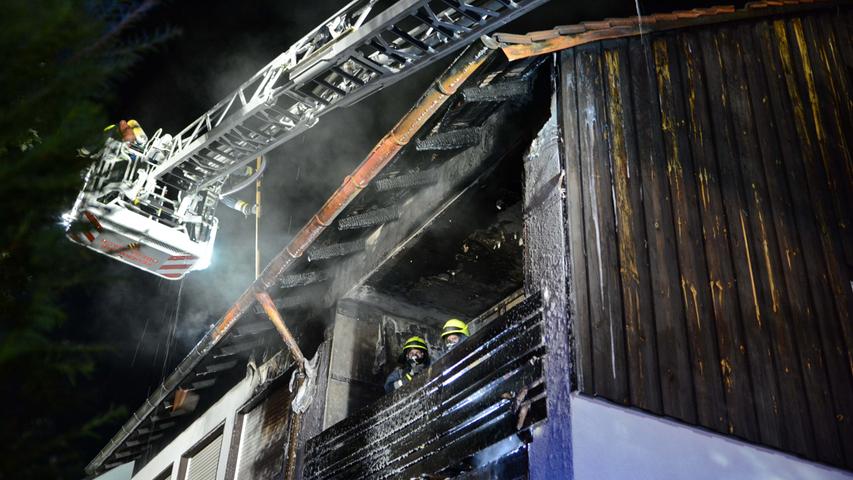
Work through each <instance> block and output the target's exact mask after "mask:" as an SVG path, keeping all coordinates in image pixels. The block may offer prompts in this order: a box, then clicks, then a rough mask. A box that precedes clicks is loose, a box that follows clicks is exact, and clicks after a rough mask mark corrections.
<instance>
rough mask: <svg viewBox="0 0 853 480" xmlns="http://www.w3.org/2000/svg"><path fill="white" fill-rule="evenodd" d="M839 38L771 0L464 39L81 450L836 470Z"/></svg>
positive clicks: (502, 469)
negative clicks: (406, 108) (406, 351)
mask: <svg viewBox="0 0 853 480" xmlns="http://www.w3.org/2000/svg"><path fill="white" fill-rule="evenodd" d="M851 34H853V10H851V8H850V3H848V2H811V1H808V2H807V1H802V2H797V1H786V2H773V1H766V2H754V3H752V4H749V5H748V6H747V7H746V8H744V9H734V8H732V7H714V8H708V9H696V10H690V11H683V12H675V13H673V14H668V15H654V16H649V17H639V18H629V19H609V20H604V21H599V22H586V23H583V24H579V25H569V26H560V27H556V28H554V29H553V30H548V31H541V32H532V33H530V34H528V35H509V34H495V35H493V36H492V37H490V38H487V39H484V40H482V41H481V42H480V43H477V44H475V45H472V46H470V47H469V48H468V49H467V50H466V51H465V52H464V53H462V54H461V55H460V56H459V57H458V58H457V59H456V60H455V61H454V62H453V64H452V65H451V66H450V67H449V68H448V70H447V71H446V72H445V73H444V74H442V75H441V76H440V77H439V78H438V79H437V80H436V82H435V83H434V84H433V85H432V86H431V87H430V89H429V90H428V91H427V92H426V93H425V94H424V96H423V97H422V99H421V100H420V101H419V102H418V104H416V105H415V106H414V107H413V109H412V110H411V111H410V113H409V114H407V115H406V116H405V117H404V118H403V119H402V120H401V121H400V123H399V124H398V125H397V126H396V127H395V128H394V129H393V130H392V131H391V132H389V134H388V135H387V136H386V137H385V138H384V139H383V140H382V141H380V143H379V144H378V145H377V147H376V148H375V149H374V150H373V151H372V152H371V153H370V155H369V156H368V158H367V159H365V161H364V162H363V163H362V164H361V165H360V166H359V167H358V168H357V169H356V170H355V171H354V172H353V174H352V175H351V176H349V177H347V178H346V179H345V180H344V182H343V184H342V186H341V187H340V189H339V190H338V191H337V192H335V193H334V194H333V195H332V197H331V198H330V199H329V200H328V201H327V202H326V203H325V204H324V206H323V207H322V208H321V209H320V210H319V211H318V212H317V214H316V215H315V216H314V217H313V218H312V220H311V221H310V222H309V223H308V224H306V225H305V227H304V228H303V229H302V230H301V231H300V232H299V234H297V236H296V237H295V238H294V239H293V240H292V241H291V243H290V244H289V245H288V246H287V247H286V248H285V249H283V250H282V251H281V253H280V254H279V255H278V256H277V257H275V258H274V259H273V261H272V262H271V263H270V264H269V265H268V266H267V268H266V269H265V270H264V273H263V274H262V275H261V277H260V278H259V279H258V280H257V281H256V282H255V283H254V284H253V285H251V286H249V288H248V289H247V290H246V292H245V293H244V294H243V295H242V296H241V297H240V298H239V299H238V301H237V302H236V303H235V304H234V306H233V307H232V308H231V310H229V311H228V312H226V313H225V315H224V316H223V317H222V318H221V320H220V321H219V322H218V323H217V324H216V325H214V326H213V327H212V328H211V330H210V331H209V332H208V333H207V334H206V335H205V336H204V337H203V338H202V340H201V341H200V342H199V343H198V345H197V346H196V347H195V349H193V350H192V351H191V352H190V353H189V355H187V357H186V358H185V359H184V360H183V361H182V362H181V363H180V364H179V365H178V367H177V368H176V370H175V371H174V372H173V373H172V374H171V375H170V376H169V377H168V378H167V379H166V380H165V382H164V383H163V384H162V385H161V386H160V387H159V388H158V389H157V390H156V391H155V392H154V393H153V394H152V395H151V397H150V398H148V399H147V400H146V401H145V403H144V404H143V405H142V407H140V408H139V410H137V411H136V412H135V413H134V414H133V415H132V416H131V418H130V419H129V420H128V421H127V423H126V424H125V425H124V426H123V427H122V428H121V430H120V431H119V432H118V433H117V434H116V435H115V437H114V438H113V439H112V440H111V441H110V442H109V443H108V444H107V445H106V446H105V447H104V449H103V450H102V451H101V453H100V454H98V456H97V457H96V458H95V459H94V460H92V462H91V463H90V465H89V468H88V470H89V473H91V474H99V473H103V472H106V471H108V470H110V469H113V468H116V467H119V468H123V469H124V470H126V475H125V478H130V477H131V476H132V478H134V479H180V480H183V479H211V480H212V479H234V478H237V479H245V478H252V479H255V478H288V479H290V478H303V479H344V478H346V479H351V478H364V479H379V478H413V477H420V476H426V477H427V478H446V477H453V478H471V479H475V478H477V479H479V478H507V479H521V478H534V479H540V478H700V479H705V478H708V479H710V478H850V473H849V471H850V470H851V469H853V421H852V420H851V414H853V360H851V359H853V330H851V329H853V322H851V319H850V311H851V309H852V308H853V292H851V288H850V286H851V272H853V239H851V232H850V228H851V227H850V225H851V223H850V221H851V219H850V218H849V217H850V215H851V212H853V210H851V208H850V205H853V196H851V191H852V190H853V157H851V142H853V140H851V138H850V135H849V133H850V132H853V101H851V98H853V97H851V95H850V93H851V89H853V35H851ZM452 317H454V318H460V319H463V320H465V321H467V322H469V325H470V328H471V331H472V335H471V336H470V337H469V338H468V339H467V340H465V341H464V343H462V344H461V345H460V346H459V347H457V348H455V349H453V350H451V351H450V352H447V353H445V354H443V355H441V354H440V350H441V349H440V345H439V342H438V338H437V333H438V332H439V329H440V327H441V324H442V323H443V322H444V320H446V319H447V318H452ZM411 335H418V336H421V337H424V338H425V339H426V340H427V342H428V343H429V344H430V346H431V347H432V356H433V362H432V364H431V366H430V367H429V368H428V369H427V371H425V372H424V373H422V374H421V375H418V376H417V377H415V378H414V379H413V381H412V382H411V383H410V384H408V385H405V386H404V387H402V388H400V389H399V390H396V391H394V392H393V393H390V394H385V393H384V391H383V381H384V379H385V376H386V375H387V374H388V372H389V371H390V370H391V369H392V368H393V367H394V366H395V363H396V360H397V355H398V353H399V350H400V346H401V344H402V342H403V341H405V339H406V338H408V337H409V336H411ZM131 462H132V466H130V465H131ZM122 465H125V466H124V467H120V466H122ZM130 470H132V473H131V471H130ZM114 474H116V473H114ZM116 475H117V474H116Z"/></svg>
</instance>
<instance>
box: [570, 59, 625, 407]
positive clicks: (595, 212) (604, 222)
mask: <svg viewBox="0 0 853 480" xmlns="http://www.w3.org/2000/svg"><path fill="white" fill-rule="evenodd" d="M600 48H601V47H600V45H595V46H592V47H584V48H581V49H578V51H577V53H576V54H577V69H578V70H577V71H578V87H579V89H580V91H582V92H584V95H581V96H579V98H578V112H579V119H580V145H581V171H582V174H583V177H582V178H583V183H584V190H583V191H584V214H585V220H586V221H585V224H586V245H587V276H588V281H589V302H590V304H589V307H590V319H591V322H592V339H593V340H592V355H593V364H594V367H593V375H594V383H595V392H596V394H598V395H602V396H604V397H606V398H609V399H611V400H613V401H615V402H619V403H628V401H629V398H628V382H627V375H626V373H627V372H626V371H627V368H626V366H625V342H624V331H623V324H622V302H621V298H620V294H619V287H618V285H619V275H618V258H617V254H616V242H615V238H616V229H615V224H614V216H613V203H612V200H611V199H612V195H613V192H612V188H611V182H610V166H609V155H608V148H609V146H608V144H607V138H606V137H605V134H604V132H605V129H606V128H607V125H606V124H605V122H606V115H607V114H606V110H605V108H604V87H603V85H602V82H603V78H602V60H601V50H600Z"/></svg>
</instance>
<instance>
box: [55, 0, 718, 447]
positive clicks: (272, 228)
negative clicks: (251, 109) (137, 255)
mask: <svg viewBox="0 0 853 480" xmlns="http://www.w3.org/2000/svg"><path fill="white" fill-rule="evenodd" d="M344 3H345V2H344V1H343V0H339V1H332V0H315V1H312V2H310V3H309V2H293V1H282V0H276V1H272V0H256V1H253V2H240V3H239V4H238V2H225V1H219V2H211V1H210V0H206V1H201V0H182V1H178V0H173V1H171V2H167V3H166V4H164V5H161V6H159V7H157V9H155V10H154V11H153V13H152V14H151V15H149V17H148V18H147V19H146V20H145V22H144V24H143V25H142V27H143V28H146V29H150V30H152V31H154V30H156V29H158V28H162V27H163V26H165V25H169V26H171V27H174V28H176V29H179V30H180V31H181V32H182V33H181V34H180V35H179V36H178V37H176V38H173V39H171V40H169V41H168V42H166V43H165V44H163V45H161V46H160V47H158V48H157V49H156V50H155V51H153V52H150V53H147V54H146V55H145V57H144V58H143V59H142V61H140V62H139V63H138V64H137V65H136V66H135V67H134V68H133V69H132V70H131V72H130V74H129V75H128V76H127V77H126V78H124V79H123V80H122V81H121V82H120V84H118V85H115V86H114V87H113V88H115V91H116V97H117V99H116V102H115V104H114V105H113V109H112V112H111V113H112V114H113V116H114V118H115V120H118V119H121V118H125V119H127V118H135V119H137V120H138V121H140V123H141V124H142V126H143V128H145V130H146V131H147V132H148V133H149V135H150V134H152V133H153V132H154V131H155V130H156V129H157V128H162V129H163V130H164V131H165V132H169V133H176V132H178V131H179V130H181V129H182V128H183V127H184V126H186V125H187V124H189V123H190V122H191V121H192V120H194V119H195V118H196V117H197V116H199V115H201V114H202V113H203V112H204V111H206V110H207V109H208V108H210V107H211V106H212V105H214V104H215V103H216V102H217V101H219V100H220V99H221V98H223V97H224V96H225V95H227V94H228V93H229V92H230V91H231V90H233V89H234V88H235V87H236V86H237V85H238V84H240V83H242V82H243V81H245V80H246V79H247V78H249V77H250V76H251V75H252V74H253V73H255V72H256V71H257V70H258V69H260V68H261V67H262V66H263V65H264V64H266V63H267V62H269V61H270V60H272V59H273V58H274V57H275V56H276V55H277V54H279V53H280V52H282V51H284V50H285V49H286V48H287V47H288V46H289V45H290V44H291V43H293V42H294V41H295V40H297V39H298V38H300V37H301V36H302V35H303V34H304V33H306V32H307V31H309V30H310V29H312V28H313V27H314V26H316V25H317V24H319V23H320V22H321V21H322V20H324V19H325V18H327V17H328V16H329V15H330V14H332V13H334V12H335V11H336V10H338V9H339V8H340V7H341V6H342V5H343V4H344ZM716 3H719V2H686V1H677V0H671V1H667V2H662V1H656V2H649V1H640V8H641V9H642V11H643V13H644V14H646V13H654V12H663V11H671V10H677V9H685V8H692V7H698V6H708V5H713V4H716ZM295 5H299V6H295ZM307 5H310V7H308V6H307ZM635 14H636V10H635V4H634V2H633V0H620V1H615V0H609V1H598V2H576V1H568V0H562V1H561V0H552V1H551V3H550V4H548V5H546V6H545V7H542V8H541V9H540V10H539V11H537V12H534V13H533V14H531V15H529V16H528V17H526V18H522V19H521V20H519V21H517V22H516V23H515V24H511V25H509V26H507V27H504V28H502V29H501V31H507V32H514V33H524V32H526V31H530V30H537V29H540V30H541V29H547V28H550V27H552V26H554V25H559V24H571V23H577V22H579V21H583V20H596V19H601V18H605V17H624V16H631V15H635ZM445 65H446V61H445V62H441V64H440V65H436V66H433V67H431V68H427V69H425V70H423V71H421V72H420V73H419V74H417V75H415V76H414V77H412V78H410V79H408V80H406V81H404V82H402V83H401V84H397V85H396V86H394V87H392V88H390V89H386V90H385V91H383V92H380V93H378V94H376V95H374V96H372V97H370V98H368V99H367V100H365V101H363V102H361V103H360V104H358V105H356V106H354V107H351V108H349V109H345V110H337V111H334V112H332V113H330V114H328V115H327V116H325V117H323V118H322V119H321V120H320V122H319V123H318V124H317V125H316V126H315V127H314V128H313V129H312V130H310V131H309V132H308V133H307V134H305V135H302V136H301V137H299V138H297V139H296V140H293V141H291V142H290V143H287V144H285V145H284V146H282V147H279V148H278V149H277V150H276V151H275V152H273V153H272V154H271V155H269V160H270V166H269V168H268V170H267V172H266V175H265V177H264V184H263V185H264V186H263V196H264V201H263V205H264V207H265V210H264V212H263V213H264V216H263V217H262V226H261V232H262V235H261V250H262V265H265V264H266V262H267V261H268V260H269V259H270V258H271V257H272V256H273V255H275V254H276V253H277V252H278V251H279V250H280V249H281V248H283V247H284V246H285V245H287V243H288V241H289V240H290V237H291V235H292V234H293V233H294V232H296V231H297V230H298V229H299V228H300V227H301V226H302V225H303V224H304V223H305V221H306V220H307V219H308V218H309V217H310V215H311V214H313V212H314V211H315V210H316V209H317V208H319V207H320V206H321V205H322V203H323V201H324V200H325V198H326V197H328V195H329V194H330V193H331V192H332V191H333V190H334V189H335V188H336V187H337V186H338V185H339V184H340V182H341V180H342V179H343V178H344V176H345V175H347V174H348V173H349V172H350V171H351V170H352V169H353V168H354V167H355V166H356V165H357V164H358V163H359V162H360V161H361V160H362V159H363V158H364V156H365V155H366V154H367V153H368V152H369V150H370V149H371V147H372V146H373V145H374V143H375V142H376V141H377V140H378V139H379V138H380V137H381V136H382V135H383V134H384V133H385V132H386V131H387V130H388V129H390V128H391V127H392V126H393V125H394V123H395V122H396V121H397V120H398V119H399V117H400V116H401V115H402V114H403V113H405V111H406V110H407V109H408V108H409V107H410V106H411V105H412V104H413V103H414V101H416V100H417V98H418V96H419V95H420V94H421V93H422V92H423V91H424V90H425V89H426V87H427V86H428V84H429V82H430V80H431V79H432V78H434V77H435V76H436V75H437V74H438V72H440V71H441V70H442V68H443V67H444V66H445ZM240 196H241V198H243V199H245V200H252V198H253V189H247V190H246V191H244V192H242V195H240ZM218 216H219V220H220V230H219V234H218V237H217V240H216V247H215V253H214V259H213V264H212V266H211V267H210V268H209V269H207V270H205V271H202V272H194V273H192V274H190V275H189V276H188V277H187V278H186V279H185V280H183V281H182V282H169V281H165V280H161V279H159V278H158V277H155V276H153V275H151V274H148V273H145V272H142V271H140V270H137V269H134V268H132V267H130V266H127V265H124V264H122V263H119V262H116V261H114V260H111V259H108V258H107V257H104V256H102V255H97V254H95V253H91V254H90V257H91V262H92V263H93V264H94V266H95V268H96V269H97V270H98V271H100V272H102V275H103V276H104V277H105V278H108V279H109V281H108V282H106V283H105V284H104V285H99V286H97V287H92V288H89V289H87V290H84V292H83V293H82V294H80V293H77V294H75V296H74V298H69V299H67V300H66V305H65V306H66V308H67V310H68V316H69V320H68V322H67V324H66V327H65V328H66V329H67V333H66V335H67V336H68V338H70V339H74V340H81V341H85V342H90V343H98V344H104V345H108V346H109V347H111V349H112V352H113V353H111V354H109V355H107V356H106V357H105V358H104V360H103V362H102V363H101V364H100V365H99V367H98V370H97V371H96V372H95V374H94V376H93V378H92V379H91V380H90V381H89V382H88V383H89V385H88V386H87V387H86V388H94V389H97V390H99V391H101V392H102V394H101V395H100V398H101V401H102V402H103V405H102V406H101V408H106V407H107V406H108V405H110V404H113V405H124V406H126V407H127V408H128V410H129V411H133V410H135V409H136V408H137V407H139V405H141V404H142V402H143V401H144V399H145V398H146V397H147V395H148V394H149V393H150V392H151V391H152V390H153V389H154V388H156V387H157V386H158V385H159V383H160V382H161V381H162V379H163V378H164V377H165V376H167V375H168V374H169V373H170V372H171V369H172V368H173V367H174V365H175V364H176V363H177V362H178V361H180V359H181V358H183V357H184V355H186V353H187V352H188V351H189V349H190V348H191V347H192V346H193V345H194V344H195V343H196V342H197V341H198V340H199V338H200V337H201V336H202V335H203V334H204V332H205V331H206V330H207V328H208V327H209V325H210V324H212V323H215V322H216V321H217V320H218V319H219V318H220V316H221V315H222V314H223V313H224V312H225V310H226V309H227V308H228V307H229V306H230V304H231V302H233V301H234V300H235V299H236V298H237V297H238V296H239V294H240V293H242V292H243V291H244V290H245V288H246V287H247V286H248V285H249V283H250V282H251V280H252V278H253V265H254V261H253V255H254V252H253V235H254V221H253V220H252V219H244V218H243V217H242V216H241V215H239V214H238V213H236V212H234V211H232V210H229V209H227V208H225V207H220V208H219V209H218ZM179 293H180V295H179ZM116 428H117V427H116ZM112 433H113V432H109V435H112ZM107 441H108V438H103V439H102V440H100V441H99V444H95V445H93V446H92V447H91V448H92V449H93V451H91V452H90V455H88V456H89V457H90V458H91V457H93V456H94V455H95V454H96V453H97V450H98V449H100V447H102V446H103V445H104V444H105V443H106V442H107Z"/></svg>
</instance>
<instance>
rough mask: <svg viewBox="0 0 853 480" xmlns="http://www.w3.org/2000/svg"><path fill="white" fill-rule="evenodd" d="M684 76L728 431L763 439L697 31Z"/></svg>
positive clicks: (690, 38)
mask: <svg viewBox="0 0 853 480" xmlns="http://www.w3.org/2000/svg"><path fill="white" fill-rule="evenodd" d="M680 43H681V48H682V51H681V58H682V59H683V62H682V64H681V68H682V72H683V73H682V77H683V78H684V81H685V88H686V89H687V93H686V95H685V96H686V98H687V115H686V118H687V119H688V123H689V127H690V144H691V152H692V157H693V161H694V173H693V175H694V177H695V179H696V182H697V183H698V185H699V212H700V214H701V218H702V231H703V233H704V248H705V258H706V264H707V270H708V284H707V285H706V286H705V287H707V288H709V290H710V296H711V301H712V306H713V312H714V320H715V325H716V328H717V332H716V333H717V344H718V348H719V356H720V361H719V365H718V366H717V368H719V369H720V374H721V375H722V379H723V387H724V390H725V396H726V411H727V416H728V420H729V421H728V425H727V431H728V433H731V434H734V435H738V436H740V437H743V438H746V439H751V440H756V439H758V438H759V435H758V425H757V423H756V419H755V408H754V403H753V398H752V395H753V393H752V386H751V384H750V376H749V363H748V360H747V356H746V349H745V348H744V345H745V339H744V336H743V326H742V325H741V318H740V310H739V309H738V304H737V290H736V289H735V276H734V270H733V267H732V262H731V258H732V254H731V251H730V250H729V242H728V237H727V228H726V213H725V211H724V209H723V199H722V193H721V191H720V178H719V172H718V168H717V161H716V155H717V152H716V149H715V146H714V137H713V134H712V133H713V132H714V130H715V128H714V127H713V126H712V125H713V124H712V122H711V118H710V116H709V113H708V111H709V106H708V99H707V94H706V88H705V74H704V72H703V71H702V52H701V48H700V44H699V39H698V37H697V36H696V35H695V34H691V33H686V34H683V35H682V37H681V42H680Z"/></svg>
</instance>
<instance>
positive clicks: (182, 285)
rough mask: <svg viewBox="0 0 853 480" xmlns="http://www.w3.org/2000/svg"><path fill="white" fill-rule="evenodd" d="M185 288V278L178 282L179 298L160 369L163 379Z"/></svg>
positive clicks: (176, 328) (162, 378)
mask: <svg viewBox="0 0 853 480" xmlns="http://www.w3.org/2000/svg"><path fill="white" fill-rule="evenodd" d="M183 290H184V280H183V279H181V283H179V284H178V300H177V303H176V305H175V314H174V316H173V319H172V328H171V329H170V330H169V335H168V336H167V337H166V353H165V355H164V356H163V368H162V370H161V371H160V377H161V381H162V380H164V379H165V378H166V365H167V362H168V361H169V350H170V349H171V347H172V343H173V340H174V339H175V334H176V333H177V330H178V316H179V315H180V312H181V292H182V291H183Z"/></svg>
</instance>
